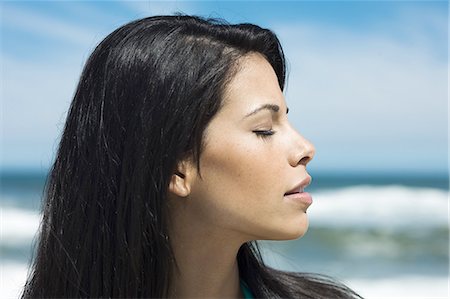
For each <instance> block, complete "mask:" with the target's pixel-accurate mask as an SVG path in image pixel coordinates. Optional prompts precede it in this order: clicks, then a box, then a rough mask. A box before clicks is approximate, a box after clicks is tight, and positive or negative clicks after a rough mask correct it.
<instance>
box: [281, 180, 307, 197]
mask: <svg viewBox="0 0 450 299" xmlns="http://www.w3.org/2000/svg"><path fill="white" fill-rule="evenodd" d="M309 184H311V176H309V175H308V176H307V177H306V178H305V179H304V180H302V181H301V182H300V183H298V184H297V185H296V186H295V187H294V188H292V189H291V190H289V191H288V192H286V193H285V194H284V195H285V196H286V195H290V194H295V193H303V192H304V189H305V188H306V187H307V186H308V185H309Z"/></svg>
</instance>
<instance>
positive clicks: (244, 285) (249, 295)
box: [240, 280, 253, 299]
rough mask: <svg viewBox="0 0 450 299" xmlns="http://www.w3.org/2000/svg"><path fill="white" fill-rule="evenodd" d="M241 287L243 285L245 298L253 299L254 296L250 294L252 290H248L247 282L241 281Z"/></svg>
mask: <svg viewBox="0 0 450 299" xmlns="http://www.w3.org/2000/svg"><path fill="white" fill-rule="evenodd" d="M240 285H241V290H242V293H243V294H244V298H245V299H253V294H252V292H250V289H249V288H248V286H247V284H246V283H245V281H243V280H241V281H240Z"/></svg>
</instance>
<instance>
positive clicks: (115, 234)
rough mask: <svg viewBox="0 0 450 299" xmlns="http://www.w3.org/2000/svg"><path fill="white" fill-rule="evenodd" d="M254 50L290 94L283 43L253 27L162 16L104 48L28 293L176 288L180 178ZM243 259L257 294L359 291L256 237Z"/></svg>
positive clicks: (78, 112)
mask: <svg viewBox="0 0 450 299" xmlns="http://www.w3.org/2000/svg"><path fill="white" fill-rule="evenodd" d="M251 52H258V53H260V54H262V55H263V56H264V57H265V58H266V59H267V61H268V62H269V63H270V64H271V65H272V67H273V69H274V71H275V73H276V75H277V77H278V83H279V85H280V87H281V88H282V89H283V87H284V84H285V60H284V55H283V51H282V48H281V46H280V43H279V41H278V39H277V37H276V36H275V34H274V33H272V32H271V31H270V30H267V29H262V28H260V27H258V26H255V25H252V24H239V25H230V24H227V23H226V22H224V21H219V20H213V19H203V18H200V17H194V16H185V15H175V16H155V17H149V18H144V19H140V20H137V21H133V22H131V23H129V24H126V25H124V26H122V27H120V28H119V29H117V30H115V31H114V32H112V33H111V34H110V35H108V36H107V37H106V38H105V39H104V40H103V41H102V42H101V43H100V44H99V45H98V46H97V47H96V49H95V50H94V52H93V53H92V55H91V56H90V57H89V59H88V61H87V63H86V65H85V67H84V70H83V72H82V75H81V78H80V81H79V84H78V87H77V90H76V93H75V95H74V99H73V101H72V104H71V106H70V110H69V112H68V116H67V120H66V124H65V128H64V131H63V134H62V137H61V141H60V144H59V148H58V152H57V156H56V159H55V162H54V164H53V166H52V169H51V171H50V174H49V177H48V179H47V184H46V189H45V198H44V203H43V221H42V223H41V228H40V235H39V239H38V243H37V250H36V254H35V258H34V263H33V266H32V268H31V270H30V273H29V278H28V280H27V283H26V285H25V288H24V291H23V295H22V296H23V298H30V297H157V298H160V297H166V296H167V295H168V290H169V287H170V279H169V278H170V275H171V268H172V266H173V263H174V256H173V253H172V250H171V247H170V242H169V236H168V232H167V221H168V216H167V208H166V201H167V200H166V199H167V194H166V192H167V188H168V185H169V180H170V177H171V175H172V174H173V172H174V169H175V167H176V164H177V161H179V160H180V159H182V158H183V157H185V156H186V155H188V154H189V155H193V157H195V159H196V161H197V163H199V157H200V154H201V151H202V140H203V139H202V137H203V132H204V130H205V127H206V126H207V124H208V122H209V121H210V120H211V118H212V117H213V116H214V115H215V114H216V113H217V111H218V110H219V109H220V107H221V105H222V93H223V91H224V87H225V86H226V84H227V82H229V80H230V79H231V78H232V77H233V75H234V73H235V72H236V71H237V69H238V68H237V61H238V59H239V58H242V57H243V56H244V55H247V54H249V53H251ZM197 165H198V167H200V165H199V164H197ZM237 260H238V266H239V272H240V278H241V279H242V280H244V281H245V282H246V283H247V285H248V286H249V288H250V290H251V291H252V293H253V294H254V295H255V297H266V298H276V297H289V298H299V297H303V298H347V297H348V298H353V297H354V296H356V295H355V294H354V293H353V292H352V291H351V290H349V289H348V288H346V287H345V286H343V285H341V284H338V283H336V282H334V281H331V280H328V279H326V278H323V277H322V276H316V275H307V274H300V273H287V272H282V271H278V270H275V269H271V268H269V267H267V266H265V265H264V262H263V260H262V258H261V255H260V252H259V249H258V246H257V244H256V242H248V243H245V244H243V245H242V246H241V248H240V250H239V252H238V256H237Z"/></svg>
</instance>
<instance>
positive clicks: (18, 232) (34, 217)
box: [0, 207, 41, 245]
mask: <svg viewBox="0 0 450 299" xmlns="http://www.w3.org/2000/svg"><path fill="white" fill-rule="evenodd" d="M40 218H41V217H40V215H39V213H38V212H37V211H36V212H33V211H30V210H22V209H18V208H12V207H2V208H1V210H0V236H1V242H2V243H3V244H7V245H19V244H24V243H29V242H30V241H31V239H32V238H33V237H34V236H35V234H36V232H37V230H38V228H39V221H40Z"/></svg>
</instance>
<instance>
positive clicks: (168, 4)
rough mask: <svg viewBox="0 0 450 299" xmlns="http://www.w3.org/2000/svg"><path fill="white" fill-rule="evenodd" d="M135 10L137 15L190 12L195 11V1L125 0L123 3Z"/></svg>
mask: <svg viewBox="0 0 450 299" xmlns="http://www.w3.org/2000/svg"><path fill="white" fill-rule="evenodd" d="M122 4H123V5H125V6H128V7H129V8H130V9H131V10H133V11H135V12H136V13H137V14H138V16H137V17H147V16H150V15H167V14H173V13H177V12H181V13H189V12H193V11H195V7H196V5H195V3H194V2H189V1H170V0H166V1H123V3H122Z"/></svg>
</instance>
